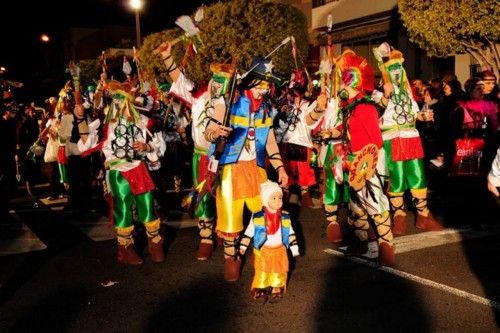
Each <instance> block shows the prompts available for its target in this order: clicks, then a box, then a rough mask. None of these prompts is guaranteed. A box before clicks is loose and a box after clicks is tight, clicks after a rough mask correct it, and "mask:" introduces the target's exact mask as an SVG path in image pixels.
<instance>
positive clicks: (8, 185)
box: [0, 104, 18, 222]
mask: <svg viewBox="0 0 500 333" xmlns="http://www.w3.org/2000/svg"><path fill="white" fill-rule="evenodd" d="M15 116H16V113H15V112H13V110H12V109H11V108H9V107H8V106H6V105H5V104H4V105H3V112H2V117H1V118H0V151H1V154H0V221H2V222H8V221H11V218H10V215H9V200H10V199H11V198H12V195H13V193H14V191H15V189H16V159H17V156H18V155H17V151H16V146H17V142H16V128H17V121H16V119H15Z"/></svg>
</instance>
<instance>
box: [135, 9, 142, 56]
mask: <svg viewBox="0 0 500 333" xmlns="http://www.w3.org/2000/svg"><path fill="white" fill-rule="evenodd" d="M135 38H136V40H137V48H138V49H140V48H141V20H140V17H139V10H138V9H136V10H135Z"/></svg>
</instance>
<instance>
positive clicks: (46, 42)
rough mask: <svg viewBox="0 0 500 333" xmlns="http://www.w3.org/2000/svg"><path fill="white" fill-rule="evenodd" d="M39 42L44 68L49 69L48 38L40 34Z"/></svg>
mask: <svg viewBox="0 0 500 333" xmlns="http://www.w3.org/2000/svg"><path fill="white" fill-rule="evenodd" d="M40 41H41V42H42V45H44V46H43V54H44V58H45V66H46V67H47V68H49V48H48V45H49V42H50V37H49V35H47V34H41V35H40Z"/></svg>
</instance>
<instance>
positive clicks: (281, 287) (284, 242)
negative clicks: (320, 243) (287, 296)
mask: <svg viewBox="0 0 500 333" xmlns="http://www.w3.org/2000/svg"><path fill="white" fill-rule="evenodd" d="M260 188H261V191H260V195H261V198H262V202H263V204H264V207H263V209H262V210H261V211H258V212H256V213H254V214H253V216H252V219H251V220H250V223H249V224H248V227H247V228H246V230H245V233H244V235H243V237H242V239H241V242H240V249H239V250H240V254H241V255H244V254H245V252H246V250H247V248H248V246H249V244H250V240H251V239H252V238H253V247H254V268H255V274H254V278H253V281H252V291H251V293H252V297H253V298H254V299H260V298H264V299H267V298H268V297H269V296H270V297H271V300H273V301H279V300H280V299H281V298H282V297H283V293H284V292H285V289H286V282H287V276H288V267H289V265H288V255H287V249H290V251H291V252H292V255H293V256H294V257H296V256H298V255H299V247H298V245H297V239H296V237H295V232H294V230H293V228H292V224H291V221H290V215H289V214H288V212H285V211H282V210H281V207H282V206H283V191H282V189H281V187H280V186H279V185H278V184H277V183H275V182H272V181H266V182H264V183H262V184H261V185H260Z"/></svg>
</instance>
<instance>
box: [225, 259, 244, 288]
mask: <svg viewBox="0 0 500 333" xmlns="http://www.w3.org/2000/svg"><path fill="white" fill-rule="evenodd" d="M240 270H241V261H240V260H238V258H235V257H229V258H226V260H225V261H224V280H226V281H229V282H235V281H238V280H239V279H240Z"/></svg>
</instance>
